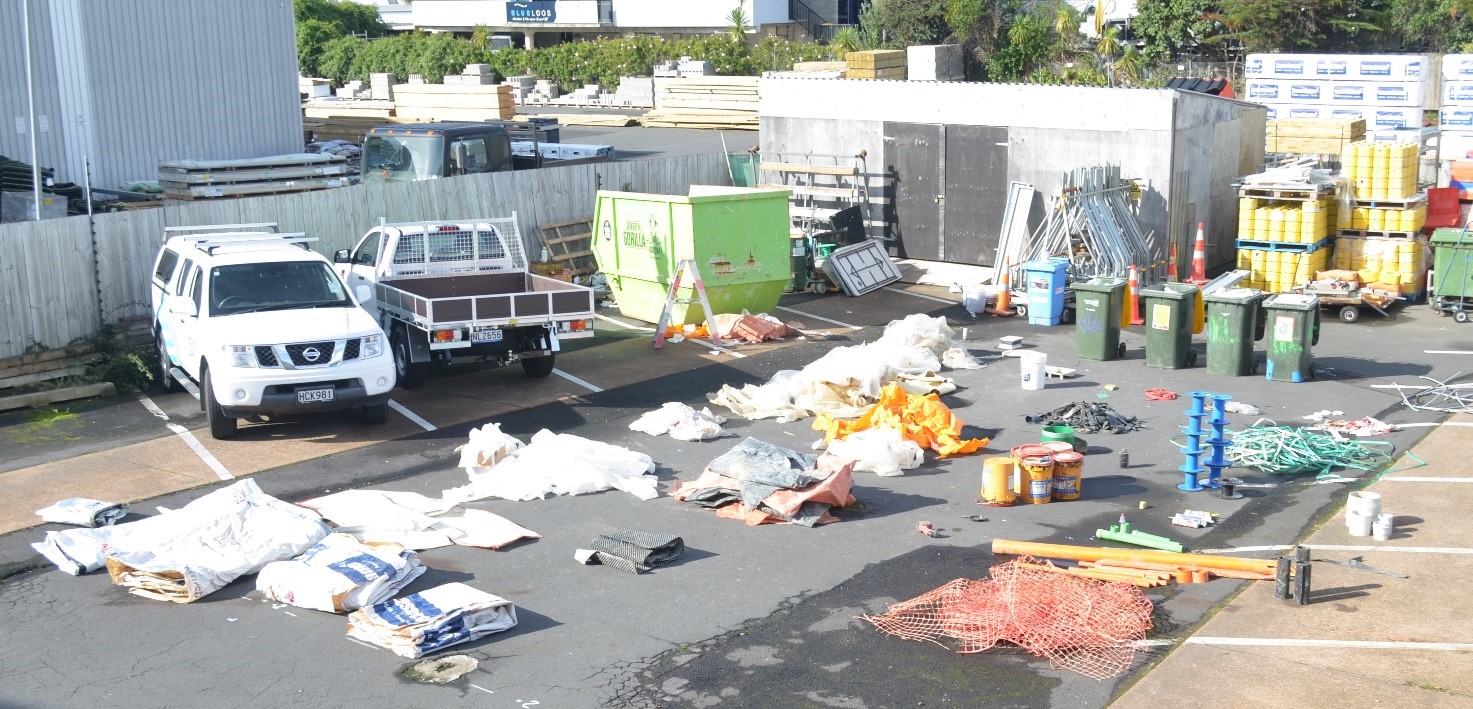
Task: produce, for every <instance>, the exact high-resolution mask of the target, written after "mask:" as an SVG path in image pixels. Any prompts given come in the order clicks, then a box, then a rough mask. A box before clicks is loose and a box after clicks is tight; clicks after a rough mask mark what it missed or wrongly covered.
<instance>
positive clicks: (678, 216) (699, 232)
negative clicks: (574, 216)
mask: <svg viewBox="0 0 1473 709" xmlns="http://www.w3.org/2000/svg"><path fill="white" fill-rule="evenodd" d="M789 248H790V243H789V238H788V191H787V190H774V189H751V188H745V187H715V186H707V185H691V188H690V194H689V195H686V196H681V195H663V194H643V193H637V192H609V191H603V190H600V191H599V193H598V203H597V206H596V207H595V209H594V213H593V254H594V257H595V258H597V259H598V268H599V270H600V271H603V273H604V275H605V276H606V277H607V278H608V281H609V289H610V290H611V291H612V292H613V296H614V301H615V302H617V303H618V304H619V312H620V313H622V314H623V315H625V316H626V317H630V318H634V319H636V320H643V321H645V322H651V323H652V322H658V321H659V319H660V311H661V310H663V309H664V307H665V299H666V297H667V296H668V295H669V290H670V281H671V279H672V278H673V277H674V275H675V268H676V266H677V265H678V264H679V262H680V261H682V260H685V259H693V260H695V262H696V269H697V270H698V271H700V274H701V281H702V282H703V284H704V285H705V286H706V296H707V298H709V299H710V301H711V312H713V313H740V312H742V311H743V310H747V311H750V312H753V313H763V312H768V311H770V310H772V308H773V307H775V306H776V305H777V301H778V298H780V297H782V293H783V288H784V287H786V286H787V284H788V279H789V278H790V277H791V275H792V274H791V273H790V265H789V259H790V256H789ZM675 297H676V299H677V300H692V301H694V300H695V299H696V294H695V284H694V283H685V282H682V283H681V287H680V292H679V293H676V294H675ZM704 319H705V316H704V314H703V313H701V306H700V304H699V303H698V302H693V303H688V304H681V303H677V304H676V305H675V306H674V308H673V310H672V312H671V315H670V322H671V323H674V324H699V323H700V321H701V320H704Z"/></svg>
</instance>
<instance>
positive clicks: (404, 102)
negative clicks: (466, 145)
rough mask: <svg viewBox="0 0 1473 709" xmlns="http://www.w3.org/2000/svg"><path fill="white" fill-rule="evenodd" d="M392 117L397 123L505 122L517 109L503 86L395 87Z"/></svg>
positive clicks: (439, 85) (506, 88)
mask: <svg viewBox="0 0 1473 709" xmlns="http://www.w3.org/2000/svg"><path fill="white" fill-rule="evenodd" d="M394 114H395V117H396V118H397V119H398V120H397V121H396V122H399V123H432V122H453V121H506V120H511V118H512V117H514V116H516V115H517V106H516V103H515V102H514V101H513V100H512V91H511V87H510V86H507V85H506V84H467V83H460V84H449V85H446V84H399V85H397V86H395V87H394Z"/></svg>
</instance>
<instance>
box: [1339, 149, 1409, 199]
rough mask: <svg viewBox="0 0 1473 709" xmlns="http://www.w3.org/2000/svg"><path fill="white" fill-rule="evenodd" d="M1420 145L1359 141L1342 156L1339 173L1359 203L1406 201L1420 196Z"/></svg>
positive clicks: (1344, 151) (1345, 150)
mask: <svg viewBox="0 0 1473 709" xmlns="http://www.w3.org/2000/svg"><path fill="white" fill-rule="evenodd" d="M1418 149H1419V146H1418V144H1417V143H1389V142H1379V141H1378V142H1372V141H1366V140H1362V141H1357V142H1354V143H1350V144H1348V145H1346V146H1345V148H1344V149H1343V150H1341V152H1340V171H1341V173H1343V174H1344V175H1345V176H1346V177H1347V178H1349V179H1350V184H1351V186H1352V187H1353V189H1354V191H1355V192H1354V194H1355V198H1356V199H1358V200H1391V199H1406V198H1408V197H1411V196H1412V195H1414V194H1416V193H1417V170H1418V168H1419V163H1420V155H1419V154H1418Z"/></svg>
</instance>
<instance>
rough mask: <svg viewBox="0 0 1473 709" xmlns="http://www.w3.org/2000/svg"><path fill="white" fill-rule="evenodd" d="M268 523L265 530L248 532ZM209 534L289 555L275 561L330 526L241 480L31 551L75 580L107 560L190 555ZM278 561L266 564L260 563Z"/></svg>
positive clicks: (58, 536) (56, 537) (54, 537)
mask: <svg viewBox="0 0 1473 709" xmlns="http://www.w3.org/2000/svg"><path fill="white" fill-rule="evenodd" d="M263 521H265V522H267V523H268V524H267V526H266V527H265V528H263V529H250V528H247V527H254V526H255V525H257V524H258V523H260V522H263ZM274 521H281V522H284V523H286V524H285V526H284V527H283V528H282V529H281V530H279V531H278V530H275V529H273V528H271V527H270V526H269V524H270V523H271V522H274ZM232 525H234V528H232ZM213 527H219V529H213ZM207 530H208V531H214V532H219V533H220V534H221V535H222V536H221V537H220V541H221V542H231V543H232V544H236V545H238V544H240V543H242V542H248V543H251V544H259V545H264V546H267V547H274V548H277V549H281V548H286V549H288V550H289V551H288V553H285V554H284V555H282V556H279V557H276V558H281V559H286V558H290V557H293V556H296V555H297V554H300V553H302V551H303V550H305V549H306V548H307V547H310V546H312V545H313V544H315V543H317V541H318V540H319V539H321V538H322V537H324V536H326V535H327V532H328V530H327V526H326V525H324V524H323V523H322V521H321V520H319V519H317V515H315V514H313V513H312V512H309V511H307V510H303V509H301V508H298V507H295V506H293V505H288V504H287V503H285V502H282V501H281V500H278V499H276V498H274V497H271V496H270V495H267V494H265V493H263V492H261V488H260V487H259V486H257V485H256V482H255V481H254V480H241V481H240V482H237V483H235V484H234V485H231V486H229V487H223V488H220V489H219V490H216V491H214V492H211V493H210V494H208V495H205V496H203V497H201V498H199V499H197V500H195V501H193V502H191V503H189V504H187V505H185V506H184V507H181V508H179V509H177V510H169V511H164V512H161V513H160V514H158V515H155V516H153V517H149V518H147V519H141V520H139V521H137V522H129V523H127V524H115V525H113V526H110V527H99V528H97V529H68V530H66V531H64V532H47V533H46V538H45V539H44V540H42V541H41V542H39V543H36V544H32V545H31V547H32V548H34V549H35V550H36V551H38V552H40V553H41V554H42V555H43V556H45V557H46V558H47V560H49V561H50V562H51V563H53V564H56V567H57V568H58V569H61V570H62V571H65V572H67V573H69V574H72V575H73V576H75V575H77V574H81V573H85V572H88V571H96V570H98V569H100V568H102V567H103V565H104V557H105V556H106V555H107V554H113V555H119V554H126V555H128V556H129V557H130V558H138V559H142V558H145V557H148V556H153V557H155V561H157V560H159V559H160V558H161V557H162V556H163V553H170V552H177V553H187V551H188V550H187V549H184V548H183V546H184V545H185V544H187V543H188V542H187V541H186V539H193V540H195V545H196V546H197V545H198V541H197V540H198V539H199V538H200V534H201V532H203V531H207ZM319 532H320V533H319ZM176 545H178V546H176ZM222 551H223V549H222ZM274 560H275V558H272V559H266V560H265V561H262V562H261V563H262V564H264V563H266V562H269V561H274ZM245 573H250V572H245ZM238 575H239V574H237V576H238ZM232 578H233V577H232ZM222 585H223V584H222Z"/></svg>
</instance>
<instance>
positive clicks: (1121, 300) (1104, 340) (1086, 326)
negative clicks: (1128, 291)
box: [1074, 276, 1126, 362]
mask: <svg viewBox="0 0 1473 709" xmlns="http://www.w3.org/2000/svg"><path fill="white" fill-rule="evenodd" d="M1125 283H1126V281H1125V279H1124V278H1113V277H1109V276H1096V277H1094V278H1091V279H1089V280H1087V281H1084V282H1082V283H1075V284H1074V323H1075V324H1074V328H1075V341H1076V346H1077V347H1078V354H1079V357H1080V359H1094V360H1099V361H1101V362H1108V361H1109V360H1112V359H1115V358H1116V357H1124V356H1125V343H1123V342H1121V341H1120V311H1121V310H1123V309H1124V308H1125Z"/></svg>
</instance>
